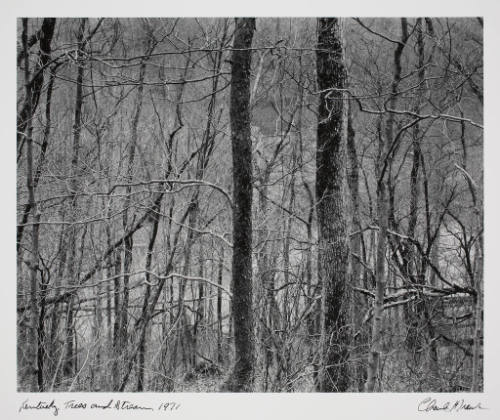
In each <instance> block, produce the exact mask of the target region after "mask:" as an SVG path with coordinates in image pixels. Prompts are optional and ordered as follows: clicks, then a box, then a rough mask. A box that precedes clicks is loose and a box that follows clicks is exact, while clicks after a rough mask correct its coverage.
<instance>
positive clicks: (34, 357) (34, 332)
mask: <svg viewBox="0 0 500 420" xmlns="http://www.w3.org/2000/svg"><path fill="white" fill-rule="evenodd" d="M22 42H23V51H24V58H25V63H24V79H25V88H26V104H27V111H26V118H27V127H26V143H27V149H28V153H27V168H26V171H27V175H26V183H27V188H28V203H29V206H30V207H31V209H32V210H33V232H32V239H31V241H32V242H31V258H30V299H31V302H30V305H31V322H30V329H31V332H30V334H29V337H30V342H29V343H28V345H29V349H30V352H29V354H30V360H29V366H30V367H31V369H32V371H33V372H34V373H35V372H36V371H37V368H39V367H40V366H39V364H38V362H39V361H38V356H39V352H38V351H37V347H38V331H39V328H38V327H39V326H38V309H39V305H38V298H37V294H38V253H39V249H38V248H39V244H38V241H39V229H40V213H39V210H38V207H37V205H36V200H35V188H34V185H33V172H34V171H33V138H32V135H33V126H32V118H33V113H32V110H33V108H34V107H33V98H32V93H31V89H30V88H29V74H30V73H29V54H28V45H27V42H28V19H27V18H24V19H23V33H22ZM40 374H42V372H39V374H38V375H36V374H34V375H33V377H32V390H33V391H35V390H37V387H38V388H40V378H39V376H40ZM37 378H38V380H37Z"/></svg>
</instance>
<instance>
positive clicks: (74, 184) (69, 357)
mask: <svg viewBox="0 0 500 420" xmlns="http://www.w3.org/2000/svg"><path fill="white" fill-rule="evenodd" d="M85 24H86V19H85V18H82V19H81V20H80V26H79V29H78V34H77V44H78V50H77V51H78V52H77V54H78V61H77V63H78V72H77V78H76V95H75V113H74V122H73V145H72V146H73V150H72V160H71V181H70V189H71V191H70V196H71V197H70V203H71V210H70V221H71V222H74V221H75V216H76V209H77V197H78V194H77V190H78V174H79V169H78V165H79V155H80V136H81V130H82V107H83V71H84V63H83V57H84V43H85V41H84V33H85ZM76 239H77V227H76V225H74V224H73V225H71V226H70V238H69V247H70V250H69V259H68V281H69V284H70V286H73V285H74V284H75V281H76V277H77V276H78V273H75V265H76V259H75V255H76V249H75V247H76ZM73 323H74V320H73V294H70V296H69V298H68V302H67V315H66V357H65V362H64V374H65V375H66V376H69V377H71V376H73V374H74V368H75V353H74V347H73V343H74V336H73V335H74V325H73Z"/></svg>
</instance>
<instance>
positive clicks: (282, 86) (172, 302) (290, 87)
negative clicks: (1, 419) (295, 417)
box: [17, 18, 484, 392]
mask: <svg viewBox="0 0 500 420" xmlns="http://www.w3.org/2000/svg"><path fill="white" fill-rule="evenodd" d="M253 22H254V21H253V20H252V19H248V20H247V19H241V20H240V19H237V20H236V21H235V20H233V19H222V18H221V19H219V18H211V19H170V18H169V19H142V18H141V19H111V18H107V19H96V18H89V19H86V18H79V19H59V18H58V19H49V18H45V19H36V18H30V19H21V20H19V24H18V57H17V66H18V67H17V68H18V103H17V105H18V114H17V146H18V147H17V149H18V150H17V214H18V218H17V220H18V226H17V262H18V271H17V291H18V293H17V313H18V325H17V326H18V328H17V333H18V341H17V352H18V388H19V390H23V391H26V390H40V391H51V390H53V391H56V390H58V391H59V390H60V391H99V390H100V391H186V390H187V391H214V390H219V389H230V390H241V389H243V390H245V389H248V390H253V391H314V390H323V391H363V390H366V391H410V392H411V391H469V390H474V391H476V390H481V389H482V383H483V379H482V378H483V376H482V353H483V351H482V340H483V328H482V295H483V287H482V276H483V273H482V261H483V253H484V252H483V241H482V234H483V173H482V171H483V167H482V158H483V156H482V150H483V147H482V145H483V127H482V119H483V87H482V80H483V76H482V71H483V63H482V54H483V46H482V42H483V41H482V21H481V20H479V19H472V18H470V19H447V18H432V19H430V18H408V19H318V20H316V19H285V18H266V19H263V18H261V19H256V21H255V28H254V26H253V25H254V23H253ZM237 28H239V29H237ZM252 203H253V205H251V204H252ZM233 251H234V252H233ZM245 314H248V316H245ZM235 378H236V379H235ZM238 378H239V379H238ZM235 381H236V382H235Z"/></svg>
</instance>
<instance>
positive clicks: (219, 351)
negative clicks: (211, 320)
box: [217, 245, 224, 366]
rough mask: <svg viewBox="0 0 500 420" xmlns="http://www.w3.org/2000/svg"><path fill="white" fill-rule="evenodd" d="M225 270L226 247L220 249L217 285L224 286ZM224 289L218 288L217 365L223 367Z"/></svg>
mask: <svg viewBox="0 0 500 420" xmlns="http://www.w3.org/2000/svg"><path fill="white" fill-rule="evenodd" d="M223 270H224V245H221V247H220V255H219V269H218V275H217V284H218V285H219V286H222V275H223ZM222 337H223V335H222V289H221V288H220V287H218V288H217V363H218V364H219V365H221V366H222V364H223V363H224V357H223V353H222Z"/></svg>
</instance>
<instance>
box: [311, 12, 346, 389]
mask: <svg viewBox="0 0 500 420" xmlns="http://www.w3.org/2000/svg"><path fill="white" fill-rule="evenodd" d="M342 26H343V23H342V21H341V20H340V19H337V18H328V19H326V18H321V19H319V20H318V50H317V52H316V60H317V61H316V63H317V80H318V88H319V90H320V92H321V93H320V98H319V109H318V120H319V121H318V132H317V151H316V166H317V168H316V170H317V172H316V200H317V214H318V274H319V280H320V282H321V285H322V287H323V293H322V322H321V335H322V347H321V351H322V363H323V365H322V369H321V372H320V377H319V380H318V384H317V385H318V390H319V391H322V392H343V391H346V390H347V389H348V387H349V382H350V381H349V374H348V366H347V361H348V348H347V346H348V344H349V333H348V325H347V317H348V314H347V310H348V301H347V292H346V284H347V281H348V256H349V242H348V240H347V220H346V211H345V206H344V191H345V182H346V174H345V172H346V165H345V162H346V126H345V125H346V124H345V123H346V121H345V120H346V112H345V111H346V104H347V102H346V101H345V100H344V92H343V91H342V89H344V87H345V83H346V69H345V63H344V52H343V27H342Z"/></svg>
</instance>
